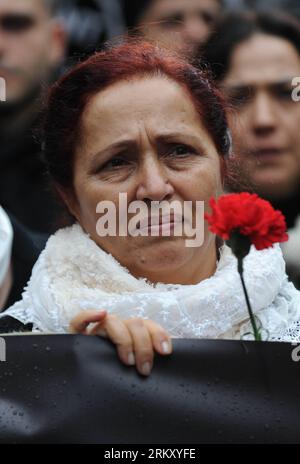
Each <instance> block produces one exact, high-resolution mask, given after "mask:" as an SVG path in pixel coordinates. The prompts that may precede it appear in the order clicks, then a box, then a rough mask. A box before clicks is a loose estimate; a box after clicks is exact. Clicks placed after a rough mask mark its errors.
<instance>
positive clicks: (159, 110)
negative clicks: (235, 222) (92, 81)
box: [67, 77, 222, 283]
mask: <svg viewBox="0 0 300 464" xmlns="http://www.w3.org/2000/svg"><path fill="white" fill-rule="evenodd" d="M221 190H222V180H221V174H220V157H219V155H218V153H217V151H216V148H215V145H214V143H213V141H212V139H211V137H210V135H209V134H208V132H207V130H206V129H205V128H204V126H203V124H202V122H201V120H200V117H199V115H198V113H197V112H196V109H195V107H194V105H193V102H192V100H191V98H190V97H189V95H188V93H187V91H186V90H185V89H184V88H183V87H182V86H180V85H179V84H177V83H175V82H173V81H171V80H168V79H167V78H163V77H152V78H151V77H148V78H139V79H138V78H135V79H132V80H127V81H122V82H118V83H116V84H114V85H112V86H110V87H109V88H108V89H106V90H104V91H102V92H100V93H98V94H97V95H95V96H94V97H93V98H92V99H91V100H90V102H89V104H88V106H87V107H86V109H85V112H84V114H83V117H82V126H81V137H80V142H79V144H78V146H77V150H76V154H75V163H74V194H73V195H72V196H71V197H70V196H69V197H68V200H67V203H68V206H69V209H70V210H71V212H72V213H73V214H74V215H75V217H76V218H77V220H78V222H79V223H80V224H81V225H82V227H83V228H84V230H85V231H86V232H87V233H88V234H89V235H90V236H91V237H92V239H93V240H94V241H95V242H96V243H97V244H98V245H99V246H100V247H101V248H103V249H104V250H105V251H106V252H108V253H111V254H112V255H113V256H114V257H115V258H116V259H117V260H118V261H119V262H120V263H121V264H122V265H123V266H126V267H127V268H128V269H129V271H130V272H131V273H132V274H133V275H135V276H136V277H146V278H148V279H149V280H150V281H152V282H157V281H161V282H166V283H167V282H171V283H196V282H199V281H200V280H201V278H203V277H202V275H203V276H204V278H206V277H209V275H207V274H210V275H211V274H212V273H213V272H214V270H215V264H216V256H215V240H214V237H213V236H212V235H211V234H210V232H209V231H208V229H207V227H205V233H204V243H203V244H202V245H201V246H198V247H187V246H186V239H187V237H186V236H185V235H182V236H175V235H174V233H173V234H171V236H169V237H166V236H162V233H161V229H160V233H159V234H158V236H131V235H130V234H128V235H127V236H106V237H101V236H99V234H98V233H97V230H96V225H97V221H98V220H99V217H100V216H101V215H100V214H99V213H97V205H98V203H99V202H102V201H110V202H112V205H115V207H116V212H117V221H116V222H117V224H118V217H119V209H120V205H119V193H126V194H127V206H128V205H129V204H131V203H132V202H134V201H143V202H145V204H147V205H148V206H149V205H150V204H151V202H154V201H155V202H162V201H166V202H168V203H170V202H173V201H174V200H177V201H179V202H180V204H181V205H182V206H183V205H184V202H185V201H193V221H194V220H195V214H196V213H195V211H196V209H195V204H196V201H201V200H202V201H205V202H206V205H207V202H208V200H209V199H210V198H211V197H212V196H217V195H219V194H220V193H221ZM98 211H99V210H98ZM149 214H150V210H149ZM130 218H132V215H130V214H129V216H128V220H129V219H130ZM147 219H148V218H147ZM194 225H195V223H194ZM150 229H151V228H150ZM150 229H149V230H150ZM151 230H152V229H151Z"/></svg>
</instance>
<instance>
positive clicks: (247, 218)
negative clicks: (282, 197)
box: [205, 192, 288, 250]
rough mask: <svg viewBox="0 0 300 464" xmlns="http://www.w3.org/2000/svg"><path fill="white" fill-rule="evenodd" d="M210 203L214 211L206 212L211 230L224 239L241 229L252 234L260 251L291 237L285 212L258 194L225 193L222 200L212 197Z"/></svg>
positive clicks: (244, 233) (246, 234) (241, 231)
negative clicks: (287, 228) (288, 233)
mask: <svg viewBox="0 0 300 464" xmlns="http://www.w3.org/2000/svg"><path fill="white" fill-rule="evenodd" d="M210 206H211V209H212V214H211V215H209V214H206V215H205V219H206V220H207V221H208V223H209V225H210V228H209V229H210V230H211V231H212V232H214V233H215V234H217V235H218V236H219V237H221V238H223V239H224V240H229V239H230V238H231V234H233V233H236V232H238V233H239V234H241V235H242V236H246V237H248V239H249V240H250V242H251V243H252V244H253V245H254V246H255V247H256V248H257V250H263V249H265V248H269V247H271V246H272V245H273V244H274V243H278V242H285V241H287V240H288V235H287V233H286V222H285V218H284V216H283V214H282V213H281V212H280V211H276V210H275V209H274V208H273V206H272V205H271V204H270V203H269V202H268V201H266V200H263V199H261V198H259V197H258V195H256V194H250V193H247V192H243V193H234V194H229V195H223V196H221V197H220V198H219V199H218V201H216V200H215V199H214V198H212V199H211V200H210Z"/></svg>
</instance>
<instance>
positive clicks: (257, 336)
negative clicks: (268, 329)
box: [238, 258, 261, 342]
mask: <svg viewBox="0 0 300 464" xmlns="http://www.w3.org/2000/svg"><path fill="white" fill-rule="evenodd" d="M238 271H239V274H240V278H241V281H242V286H243V290H244V295H245V299H246V303H247V308H248V312H249V316H250V321H251V325H252V328H253V334H254V338H255V340H256V341H258V342H260V341H261V334H260V331H259V329H258V328H257V325H256V320H255V316H254V314H253V311H252V307H251V303H250V299H249V296H248V292H247V288H246V285H245V281H244V269H243V259H242V258H239V259H238Z"/></svg>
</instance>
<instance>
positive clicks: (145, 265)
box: [132, 240, 195, 277]
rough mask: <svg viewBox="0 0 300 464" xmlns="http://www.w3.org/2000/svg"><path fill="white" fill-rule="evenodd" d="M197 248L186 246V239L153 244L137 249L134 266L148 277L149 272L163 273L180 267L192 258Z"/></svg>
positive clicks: (134, 255) (134, 254) (150, 273)
mask: <svg viewBox="0 0 300 464" xmlns="http://www.w3.org/2000/svg"><path fill="white" fill-rule="evenodd" d="M194 253H195V249H193V248H188V247H186V246H185V243H184V241H179V240H177V241H168V242H159V243H156V244H154V243H153V244H152V246H148V247H143V248H142V249H140V250H135V252H134V253H133V255H132V258H133V260H134V263H133V267H135V269H138V270H139V272H138V273H139V274H140V275H143V276H144V277H147V274H149V275H152V274H156V273H159V274H161V273H162V274H163V273H166V276H165V277H167V276H168V273H169V272H170V270H172V272H173V271H176V269H180V268H181V267H183V266H184V265H185V264H187V263H188V261H189V260H191V259H192V257H193V255H194Z"/></svg>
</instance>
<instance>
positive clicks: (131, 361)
mask: <svg viewBox="0 0 300 464" xmlns="http://www.w3.org/2000/svg"><path fill="white" fill-rule="evenodd" d="M101 329H105V332H106V334H107V337H108V338H109V339H110V340H111V341H112V343H114V344H115V345H116V348H117V351H118V355H119V358H120V359H121V361H122V362H123V363H124V364H126V365H127V366H134V365H135V355H134V347H133V341H132V337H131V334H130V331H129V330H128V328H127V326H126V324H125V323H124V322H123V321H122V320H121V319H119V318H118V317H117V316H115V315H108V316H107V318H106V320H105V322H104V324H103V325H102V327H101Z"/></svg>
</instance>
